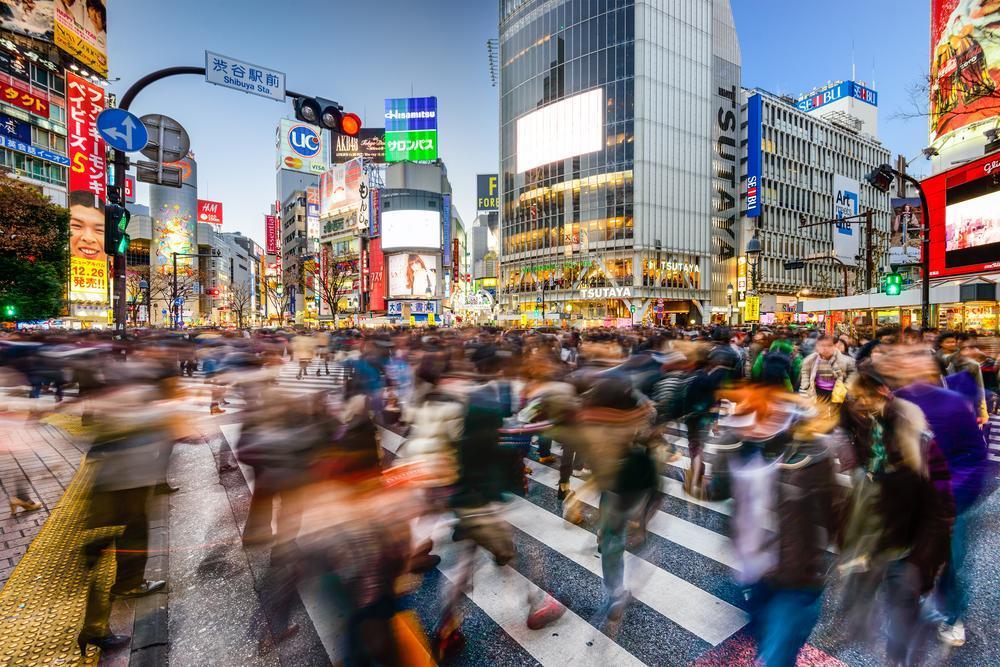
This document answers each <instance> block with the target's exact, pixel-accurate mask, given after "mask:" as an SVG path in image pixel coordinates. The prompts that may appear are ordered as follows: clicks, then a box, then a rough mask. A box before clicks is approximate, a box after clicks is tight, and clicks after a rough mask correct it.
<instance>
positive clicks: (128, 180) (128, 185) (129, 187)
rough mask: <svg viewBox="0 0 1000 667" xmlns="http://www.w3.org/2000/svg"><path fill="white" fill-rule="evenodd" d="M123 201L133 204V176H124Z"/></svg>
mask: <svg viewBox="0 0 1000 667" xmlns="http://www.w3.org/2000/svg"><path fill="white" fill-rule="evenodd" d="M124 189H125V203H126V204H134V203H135V177H134V176H126V177H125V186H124Z"/></svg>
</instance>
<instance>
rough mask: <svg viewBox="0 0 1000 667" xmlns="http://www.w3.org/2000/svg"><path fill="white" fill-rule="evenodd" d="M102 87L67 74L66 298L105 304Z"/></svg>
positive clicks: (106, 176)
mask: <svg viewBox="0 0 1000 667" xmlns="http://www.w3.org/2000/svg"><path fill="white" fill-rule="evenodd" d="M103 110H104V90H102V89H101V88H100V87H99V86H96V85H94V84H92V83H90V82H89V81H86V80H85V79H82V78H80V77H78V76H76V75H75V74H73V73H72V72H66V133H67V143H68V144H69V147H68V152H69V158H70V168H69V192H70V196H69V203H70V209H69V210H70V233H69V247H70V285H69V300H70V301H91V302H98V303H107V302H108V280H109V278H108V255H107V253H106V252H105V249H104V213H103V212H102V211H101V206H103V204H104V203H105V201H106V200H107V182H108V175H107V165H106V164H105V157H104V152H105V151H104V140H103V139H101V138H100V135H98V134H97V116H98V114H100V113H101V111H103Z"/></svg>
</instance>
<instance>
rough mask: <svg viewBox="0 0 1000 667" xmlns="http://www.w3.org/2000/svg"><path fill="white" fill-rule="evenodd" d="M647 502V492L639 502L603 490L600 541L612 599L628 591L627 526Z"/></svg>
mask: <svg viewBox="0 0 1000 667" xmlns="http://www.w3.org/2000/svg"><path fill="white" fill-rule="evenodd" d="M645 506H646V497H645V495H644V496H643V497H642V498H640V499H639V501H638V502H636V501H635V500H632V501H631V502H628V501H626V500H625V499H624V498H623V497H622V496H621V495H619V494H617V493H614V492H612V491H604V492H602V493H601V502H600V510H601V518H600V524H599V527H598V530H597V542H598V545H599V546H600V548H601V574H602V575H603V576H604V590H605V592H606V593H607V595H608V599H609V601H611V602H614V601H616V600H618V599H620V598H621V596H622V595H624V594H625V529H626V527H627V526H628V521H629V519H630V518H632V515H634V514H635V513H636V511H637V510H638V509H639V508H644V507H645Z"/></svg>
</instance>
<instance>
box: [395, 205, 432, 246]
mask: <svg viewBox="0 0 1000 667" xmlns="http://www.w3.org/2000/svg"><path fill="white" fill-rule="evenodd" d="M440 247H441V213H440V212H438V211H417V210H409V211H382V249H383V250H398V249H400V248H440Z"/></svg>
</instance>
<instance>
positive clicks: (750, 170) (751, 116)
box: [747, 94, 764, 218]
mask: <svg viewBox="0 0 1000 667" xmlns="http://www.w3.org/2000/svg"><path fill="white" fill-rule="evenodd" d="M763 104H764V103H763V101H762V100H761V97H760V95H759V94H758V95H752V96H751V97H750V99H749V100H748V101H747V217H748V218H756V217H759V216H760V212H761V208H762V204H763V200H762V199H761V192H760V187H761V183H760V179H761V149H762V146H761V132H762V131H763V129H762V121H763Z"/></svg>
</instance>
